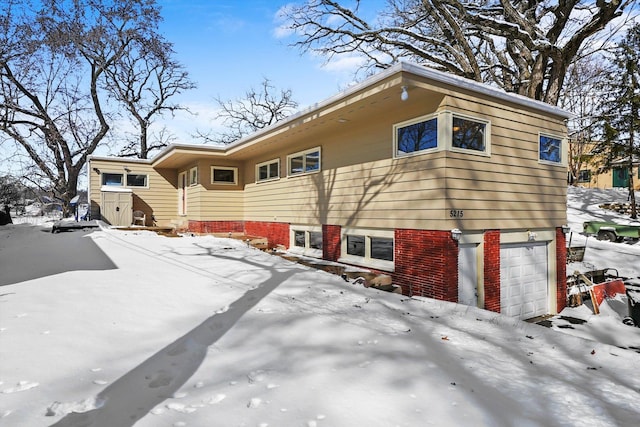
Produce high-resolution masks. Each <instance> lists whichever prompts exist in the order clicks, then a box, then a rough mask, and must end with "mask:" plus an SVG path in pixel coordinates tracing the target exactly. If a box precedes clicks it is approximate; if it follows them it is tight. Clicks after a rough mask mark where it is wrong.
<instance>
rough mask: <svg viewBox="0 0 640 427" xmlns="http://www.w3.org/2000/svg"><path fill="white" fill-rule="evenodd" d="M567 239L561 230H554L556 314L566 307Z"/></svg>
mask: <svg viewBox="0 0 640 427" xmlns="http://www.w3.org/2000/svg"><path fill="white" fill-rule="evenodd" d="M566 239H567V237H566V236H565V235H564V233H563V232H562V228H556V283H557V285H556V286H557V293H556V300H557V304H558V312H560V311H562V309H563V308H565V306H566V305H567V246H566V245H567V243H566Z"/></svg>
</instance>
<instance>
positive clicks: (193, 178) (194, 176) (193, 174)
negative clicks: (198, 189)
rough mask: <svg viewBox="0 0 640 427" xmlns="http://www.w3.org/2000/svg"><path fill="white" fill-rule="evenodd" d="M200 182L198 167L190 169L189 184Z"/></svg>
mask: <svg viewBox="0 0 640 427" xmlns="http://www.w3.org/2000/svg"><path fill="white" fill-rule="evenodd" d="M197 183H198V168H197V167H196V168H191V169H190V170H189V185H196V184H197Z"/></svg>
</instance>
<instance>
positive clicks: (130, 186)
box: [124, 172, 149, 188]
mask: <svg viewBox="0 0 640 427" xmlns="http://www.w3.org/2000/svg"><path fill="white" fill-rule="evenodd" d="M127 175H145V176H146V177H147V179H145V182H146V185H128V181H127ZM124 180H125V184H126V185H125V186H126V187H127V188H149V174H148V173H135V172H127V173H125V174H124Z"/></svg>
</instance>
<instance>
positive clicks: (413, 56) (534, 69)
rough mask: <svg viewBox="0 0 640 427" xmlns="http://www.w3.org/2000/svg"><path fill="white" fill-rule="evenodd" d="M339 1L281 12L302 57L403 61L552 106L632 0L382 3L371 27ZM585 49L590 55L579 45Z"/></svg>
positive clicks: (318, 0) (314, 1)
mask: <svg viewBox="0 0 640 427" xmlns="http://www.w3.org/2000/svg"><path fill="white" fill-rule="evenodd" d="M342 3H343V2H338V1H332V0H308V1H306V2H304V4H302V5H299V6H288V7H285V8H283V9H282V15H283V18H284V19H285V22H286V27H287V28H288V29H289V30H290V31H292V32H293V33H295V35H296V36H297V37H298V40H297V41H296V42H294V45H295V46H298V47H299V48H301V49H302V50H303V51H314V52H317V53H319V54H321V55H323V56H324V57H326V58H327V59H328V60H330V59H331V58H332V57H334V56H335V55H340V54H349V53H356V54H359V55H362V56H364V58H366V65H365V68H366V69H368V70H370V69H371V68H376V67H381V68H386V67H388V66H390V65H391V64H392V63H394V62H397V61H399V60H401V59H407V60H411V61H415V62H419V63H423V64H425V65H428V66H431V67H434V68H437V69H440V70H445V71H448V72H451V73H454V74H457V75H460V76H464V77H467V78H470V79H473V80H477V81H483V82H491V83H493V84H496V85H497V86H499V87H501V88H503V89H505V90H506V91H508V92H515V93H518V94H521V95H524V96H527V97H529V98H533V99H537V100H542V101H545V102H548V103H550V104H554V105H556V104H557V102H558V97H559V95H560V91H561V89H562V85H563V83H564V78H565V74H566V72H567V69H568V67H569V66H570V64H571V63H572V62H573V61H574V59H575V58H576V56H577V55H578V53H579V52H582V53H584V54H588V53H589V52H591V51H594V50H598V49H600V48H601V47H602V43H603V41H602V40H596V39H595V37H594V36H595V35H596V34H598V35H600V36H602V38H604V39H607V37H609V36H610V34H602V32H603V29H605V27H607V26H609V27H608V28H609V29H610V31H613V32H615V28H614V27H612V26H610V25H609V24H610V23H612V21H613V20H614V19H616V18H618V17H620V16H622V15H623V12H624V11H625V9H627V8H629V9H633V4H635V0H610V1H606V0H591V1H584V0H569V1H560V2H552V1H548V0H533V1H522V0H511V1H509V0H500V1H490V0H471V1H463V0H388V1H387V8H386V9H385V10H384V11H383V12H382V13H381V14H380V15H379V16H378V19H377V20H376V21H375V22H369V21H367V20H366V19H364V18H363V17H362V15H361V14H360V12H359V6H360V3H361V2H360V1H356V2H355V7H353V8H350V7H347V6H345V5H343V4H342ZM587 44H589V49H586V45H587Z"/></svg>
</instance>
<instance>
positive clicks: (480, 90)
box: [97, 62, 572, 167]
mask: <svg viewBox="0 0 640 427" xmlns="http://www.w3.org/2000/svg"><path fill="white" fill-rule="evenodd" d="M402 74H405V75H408V76H411V75H412V76H414V77H417V78H424V79H427V80H429V81H431V82H433V83H436V84H439V85H447V86H451V87H454V88H456V90H467V91H470V92H473V93H477V94H480V95H484V96H488V97H491V98H494V99H496V100H499V101H502V102H505V103H513V104H515V105H518V106H521V107H525V108H527V109H531V110H535V111H538V112H540V113H543V114H547V115H551V116H556V117H560V118H562V119H568V118H570V117H572V114H571V113H570V112H568V111H566V110H563V109H561V108H559V107H557V106H554V105H550V104H546V103H544V102H541V101H536V100H534V99H531V98H527V97H525V96H522V95H518V94H514V93H508V92H505V91H504V90H502V89H499V88H495V87H492V86H488V85H486V84H484V83H480V82H476V81H474V80H469V79H466V78H463V77H459V76H456V75H453V74H449V73H445V72H441V71H437V70H434V69H431V68H427V67H425V66H422V65H419V64H415V63H410V62H399V63H397V64H395V65H393V66H392V67H389V68H388V69H386V70H384V71H382V72H380V73H378V74H376V75H373V76H371V77H369V78H368V79H366V80H363V81H362V82H360V83H358V84H355V85H353V86H351V87H349V88H348V89H346V90H344V91H342V92H339V93H338V94H336V95H334V96H332V97H330V98H327V99H326V100H324V101H322V102H319V103H316V104H314V105H312V106H310V107H309V108H307V109H304V110H301V111H299V112H297V113H295V114H292V115H291V116H288V117H287V118H285V119H283V120H281V121H279V122H277V123H275V124H273V125H271V126H268V127H266V128H264V129H260V130H258V131H257V132H254V133H252V134H251V135H247V136H245V137H244V138H241V139H239V140H237V141H235V142H233V143H231V144H229V145H205V144H183V143H173V144H170V145H168V146H167V147H165V148H164V149H163V150H161V151H160V152H159V153H158V154H157V155H156V156H155V157H154V158H153V159H152V160H150V161H145V162H147V163H148V162H150V163H151V164H153V166H154V167H164V166H165V165H167V163H168V159H169V158H172V159H173V160H175V159H174V157H175V156H178V157H180V156H182V157H183V158H184V159H185V160H186V159H187V158H190V157H191V158H192V157H193V156H196V155H197V156H201V157H202V156H204V157H207V156H212V157H225V156H227V155H229V153H233V152H236V153H237V152H238V151H241V150H243V149H245V148H246V147H247V146H249V145H254V144H259V143H260V142H261V141H262V140H264V139H265V137H266V136H267V135H269V134H271V133H273V132H275V131H276V130H277V129H284V128H287V127H294V126H295V124H296V123H297V122H300V121H301V120H302V119H304V118H305V117H310V116H313V115H319V114H320V112H321V111H323V110H325V109H327V108H329V107H330V106H331V105H333V104H336V103H338V102H339V101H342V100H345V99H348V98H349V97H352V96H354V95H356V94H358V93H359V92H362V91H365V90H367V89H369V88H373V87H375V86H376V85H377V84H379V83H380V82H383V81H384V80H386V79H390V78H392V77H394V76H395V75H402ZM399 81H402V80H399ZM97 159H100V160H112V159H113V160H115V159H114V158H97ZM118 160H119V161H123V160H124V159H121V158H120V159H118ZM172 163H173V162H172Z"/></svg>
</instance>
